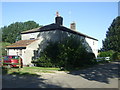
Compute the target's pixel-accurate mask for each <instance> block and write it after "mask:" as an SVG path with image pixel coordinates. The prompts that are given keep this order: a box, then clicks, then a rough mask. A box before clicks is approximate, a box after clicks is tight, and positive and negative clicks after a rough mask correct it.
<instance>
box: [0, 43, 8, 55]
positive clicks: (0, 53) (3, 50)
mask: <svg viewBox="0 0 120 90" xmlns="http://www.w3.org/2000/svg"><path fill="white" fill-rule="evenodd" d="M8 45H10V43H7V42H0V46H1V52H0V55H3V56H5V55H7V51H6V50H5V49H6V46H8Z"/></svg>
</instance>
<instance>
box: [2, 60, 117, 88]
mask: <svg viewBox="0 0 120 90" xmlns="http://www.w3.org/2000/svg"><path fill="white" fill-rule="evenodd" d="M118 65H119V63H118V62H111V63H107V64H101V65H96V66H94V67H92V68H88V69H84V70H79V71H73V72H69V73H66V72H63V71H56V72H55V73H38V75H37V76H26V75H24V76H15V75H5V76H3V78H2V80H3V88H118Z"/></svg>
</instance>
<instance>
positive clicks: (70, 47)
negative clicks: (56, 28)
mask: <svg viewBox="0 0 120 90" xmlns="http://www.w3.org/2000/svg"><path fill="white" fill-rule="evenodd" d="M94 58H95V55H94V54H93V53H88V52H87V51H86V48H85V47H84V46H83V45H82V43H81V41H80V39H78V38H77V37H76V36H70V37H67V38H65V39H63V40H62V41H61V42H59V41H56V42H49V44H48V46H47V47H46V48H45V49H44V51H43V52H42V54H41V57H40V58H39V59H37V63H36V64H37V65H38V66H45V67H46V66H52V67H53V66H55V67H64V68H65V69H69V68H77V67H83V66H85V65H88V64H89V65H92V64H93V63H94V62H95V59H94Z"/></svg>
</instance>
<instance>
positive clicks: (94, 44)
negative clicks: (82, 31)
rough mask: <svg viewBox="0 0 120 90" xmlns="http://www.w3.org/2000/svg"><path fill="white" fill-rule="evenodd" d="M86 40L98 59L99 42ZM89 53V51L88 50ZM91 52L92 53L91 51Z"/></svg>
mask: <svg viewBox="0 0 120 90" xmlns="http://www.w3.org/2000/svg"><path fill="white" fill-rule="evenodd" d="M85 40H86V41H87V43H88V44H89V46H90V47H91V49H92V52H93V53H94V54H95V56H96V57H97V55H98V41H97V40H93V39H90V38H85ZM88 51H89V50H88ZM89 52H91V51H89Z"/></svg>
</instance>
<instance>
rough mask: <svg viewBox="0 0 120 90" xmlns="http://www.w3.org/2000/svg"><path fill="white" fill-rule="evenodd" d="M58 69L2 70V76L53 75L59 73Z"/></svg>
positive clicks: (27, 68)
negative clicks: (55, 72)
mask: <svg viewBox="0 0 120 90" xmlns="http://www.w3.org/2000/svg"><path fill="white" fill-rule="evenodd" d="M59 70H60V68H46V67H23V68H21V69H18V68H9V69H2V74H3V75H5V74H17V75H26V74H27V75H36V74H38V73H54V71H59Z"/></svg>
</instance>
